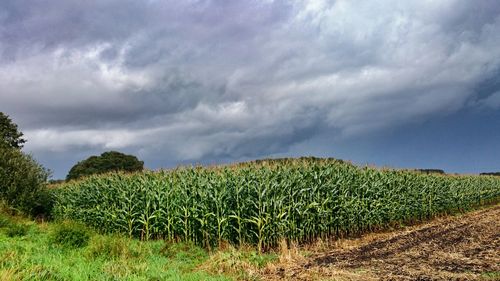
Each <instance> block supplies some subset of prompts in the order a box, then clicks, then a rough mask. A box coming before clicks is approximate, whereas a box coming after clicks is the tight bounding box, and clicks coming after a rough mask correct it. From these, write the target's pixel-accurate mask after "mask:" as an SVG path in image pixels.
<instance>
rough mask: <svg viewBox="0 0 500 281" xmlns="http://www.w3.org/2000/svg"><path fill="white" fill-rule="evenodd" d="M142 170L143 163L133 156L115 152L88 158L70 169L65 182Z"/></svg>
mask: <svg viewBox="0 0 500 281" xmlns="http://www.w3.org/2000/svg"><path fill="white" fill-rule="evenodd" d="M143 169H144V162H143V161H139V159H137V157H135V156H133V155H127V154H123V153H120V152H117V151H109V152H104V153H103V154H101V155H100V156H90V157H89V158H87V159H85V160H83V161H80V162H78V163H77V164H76V165H75V166H73V167H72V168H71V170H70V171H69V173H68V175H67V176H66V180H72V179H78V178H80V177H83V176H89V175H93V174H102V173H107V172H112V171H126V172H135V171H142V170H143Z"/></svg>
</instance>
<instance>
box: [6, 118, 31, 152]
mask: <svg viewBox="0 0 500 281" xmlns="http://www.w3.org/2000/svg"><path fill="white" fill-rule="evenodd" d="M22 136H23V133H21V132H20V131H19V130H18V129H17V125H16V124H15V123H14V122H12V120H11V119H10V118H9V116H8V115H6V114H4V113H3V112H0V142H2V143H4V144H5V145H7V146H8V147H12V148H16V149H21V148H22V147H23V144H24V143H25V142H26V140H25V139H23V138H22Z"/></svg>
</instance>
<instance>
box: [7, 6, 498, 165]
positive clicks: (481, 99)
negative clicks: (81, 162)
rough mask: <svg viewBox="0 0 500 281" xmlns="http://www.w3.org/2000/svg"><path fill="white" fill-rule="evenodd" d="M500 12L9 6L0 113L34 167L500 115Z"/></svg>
mask: <svg viewBox="0 0 500 281" xmlns="http://www.w3.org/2000/svg"><path fill="white" fill-rule="evenodd" d="M497 2H498V1H495V0H485V1H459V0H456V1H451V0H447V1H404V2H403V1H322V0H315V1H271V0H261V1H257V0H254V1H216V0H212V1H209V0H204V1H202V0H197V1H195V0H192V1H155V0H150V1H132V0H125V1H124V0H120V1H118V0H105V1H76V0H75V1H68V0H64V1H63V0H60V1H27V0H25V1H13V0H7V1H1V3H0V100H1V103H0V110H2V111H5V112H7V113H9V114H10V115H12V116H13V117H14V118H15V120H16V121H17V122H18V123H19V124H20V125H21V128H23V130H24V131H25V133H26V135H27V136H28V139H29V140H30V141H29V143H28V145H27V148H28V149H31V150H33V151H34V152H35V153H40V155H48V152H49V151H53V152H58V153H60V154H62V155H64V153H68V152H69V151H78V153H84V152H85V151H87V152H89V151H98V150H104V149H123V150H128V151H130V152H135V153H138V154H140V155H141V156H142V157H143V158H145V160H146V162H147V160H148V159H153V158H154V159H158V157H159V155H161V156H164V157H165V158H168V159H169V160H168V161H169V163H176V162H179V161H185V160H187V159H192V160H200V161H208V160H209V159H212V160H217V159H228V160H231V159H241V158H251V157H258V156H261V155H270V154H274V153H286V152H287V151H288V149H289V148H290V147H301V149H302V150H304V147H305V146H307V143H308V140H309V139H314V138H316V139H317V138H318V136H328V138H329V139H331V140H338V139H349V138H355V137H362V136H363V135H367V134H369V133H373V132H377V131H381V130H384V129H388V128H396V127H398V126H404V125H408V124H415V123H416V122H424V121H425V120H429V119H431V118H435V116H444V115H447V114H452V113H453V112H457V111H459V110H461V109H463V108H467V107H473V108H478V110H497V109H498V107H499V106H498V104H499V102H498V100H499V99H498V90H499V89H498V88H497V87H495V86H491V85H492V84H494V83H491V82H488V81H491V79H494V78H492V77H495V73H498V69H500V49H499V48H498V46H500V16H499V15H500V5H498V3H497ZM488 79H490V80H488ZM311 149H312V148H311ZM62 158H64V157H62Z"/></svg>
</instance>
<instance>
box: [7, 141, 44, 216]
mask: <svg viewBox="0 0 500 281" xmlns="http://www.w3.org/2000/svg"><path fill="white" fill-rule="evenodd" d="M48 175H49V173H48V171H46V170H45V169H44V168H43V167H42V166H41V165H40V164H38V163H37V162H36V161H35V160H34V159H33V157H31V156H30V155H27V154H24V153H22V152H21V151H20V150H18V149H15V148H10V147H7V146H5V145H4V144H1V143H0V199H1V200H3V201H4V202H5V203H7V205H9V206H10V207H13V208H15V209H17V210H18V211H21V212H22V213H25V214H34V215H38V214H36V212H35V211H37V210H40V208H39V207H37V206H36V205H33V204H34V203H35V202H39V203H40V204H42V201H40V199H41V198H42V197H43V196H45V195H44V192H45V182H46V181H47V177H48ZM35 207H36V208H35ZM45 209H46V208H45Z"/></svg>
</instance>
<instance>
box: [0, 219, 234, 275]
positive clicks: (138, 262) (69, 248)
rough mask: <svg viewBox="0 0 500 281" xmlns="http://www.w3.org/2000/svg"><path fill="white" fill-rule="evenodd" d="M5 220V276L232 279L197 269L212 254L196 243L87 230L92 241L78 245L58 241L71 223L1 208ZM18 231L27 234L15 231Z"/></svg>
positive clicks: (1, 242) (0, 251) (1, 264)
mask: <svg viewBox="0 0 500 281" xmlns="http://www.w3.org/2000/svg"><path fill="white" fill-rule="evenodd" d="M0 221H2V222H6V223H2V224H1V225H0V280H193V281H194V280H231V279H230V278H229V277H225V276H222V275H220V274H210V273H207V272H205V271H202V270H200V269H198V268H199V267H200V265H201V264H203V263H204V262H206V261H207V260H208V259H209V254H208V253H207V252H206V251H205V250H203V249H201V248H199V247H196V246H192V245H186V244H176V245H174V246H172V245H170V246H168V247H167V246H166V244H165V242H163V241H161V240H160V241H149V242H141V241H138V240H135V239H129V238H125V237H122V236H117V235H100V234H95V233H94V232H92V231H88V234H89V241H88V243H83V244H78V246H79V247H75V244H72V243H69V244H67V243H56V241H54V236H55V235H56V234H57V233H59V232H60V231H61V229H65V227H67V223H64V224H61V223H44V224H37V223H34V222H30V221H28V220H26V219H22V218H15V219H13V218H9V217H8V216H6V215H1V214H0ZM13 229H14V230H15V231H13ZM18 229H22V230H18ZM16 231H18V232H19V233H20V234H22V235H10V234H11V233H14V232H15V233H17V232H16ZM79 231H81V229H79ZM86 233H87V232H86ZM72 235H74V234H72ZM56 236H57V235H56ZM65 237H66V236H65ZM72 237H73V236H72Z"/></svg>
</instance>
